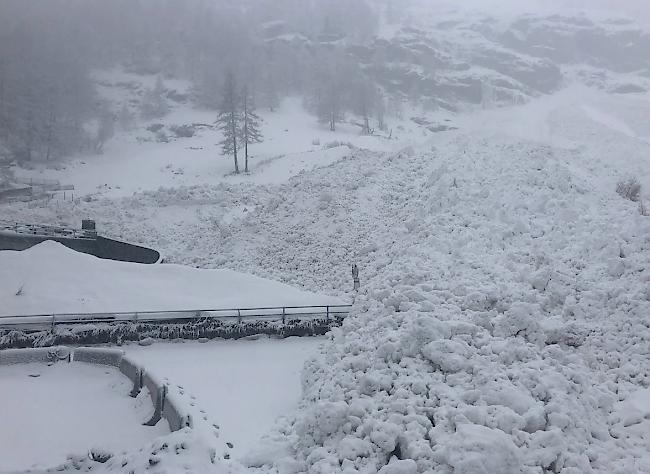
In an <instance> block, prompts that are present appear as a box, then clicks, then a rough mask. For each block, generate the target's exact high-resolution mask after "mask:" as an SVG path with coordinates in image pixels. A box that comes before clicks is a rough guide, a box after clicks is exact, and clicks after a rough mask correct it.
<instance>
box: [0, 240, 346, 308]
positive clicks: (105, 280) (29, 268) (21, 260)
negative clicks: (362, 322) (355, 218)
mask: <svg viewBox="0 0 650 474" xmlns="http://www.w3.org/2000/svg"><path fill="white" fill-rule="evenodd" d="M0 301H2V306H1V307H0V317H2V316H21V315H30V314H52V313H77V312H79V313H107V312H129V311H174V310H194V309H219V308H252V307H266V306H273V307H276V306H300V305H328V304H331V305H334V304H342V303H343V302H342V301H341V300H340V299H338V298H333V297H329V296H323V295H318V294H315V293H310V292H306V291H301V290H298V289H296V288H293V287H291V286H288V285H284V284H282V283H278V282H274V281H271V280H266V279H263V278H258V277H255V276H252V275H246V274H243V273H238V272H235V271H232V270H200V269H195V268H191V267H184V266H181V265H140V264H134V263H126V262H115V261H109V260H102V259H99V258H97V257H93V256H91V255H86V254H82V253H78V252H75V251H73V250H70V249H68V248H67V247H65V246H64V245H62V244H59V243H57V242H53V241H46V242H43V243H41V244H39V245H36V246H34V247H32V248H30V249H28V250H24V251H21V252H17V251H2V252H0Z"/></svg>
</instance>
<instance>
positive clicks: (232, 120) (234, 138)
mask: <svg viewBox="0 0 650 474" xmlns="http://www.w3.org/2000/svg"><path fill="white" fill-rule="evenodd" d="M230 127H231V131H232V152H233V153H232V154H233V158H234V159H235V174H239V162H238V161H237V126H236V125H235V114H234V113H231V115H230Z"/></svg>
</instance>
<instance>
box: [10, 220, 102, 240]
mask: <svg viewBox="0 0 650 474" xmlns="http://www.w3.org/2000/svg"><path fill="white" fill-rule="evenodd" d="M0 230H5V231H9V232H15V233H16V234H22V235H38V236H46V237H64V238H70V239H94V238H96V237H97V235H96V234H93V233H89V232H88V231H86V230H80V229H72V228H68V227H63V226H54V225H43V224H26V223H21V222H7V221H4V222H3V221H0Z"/></svg>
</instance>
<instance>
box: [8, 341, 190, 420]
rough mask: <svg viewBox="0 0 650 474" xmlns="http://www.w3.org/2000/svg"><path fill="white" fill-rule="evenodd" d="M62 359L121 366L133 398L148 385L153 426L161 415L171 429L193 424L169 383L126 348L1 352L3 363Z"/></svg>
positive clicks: (45, 349) (59, 347) (46, 349)
mask: <svg viewBox="0 0 650 474" xmlns="http://www.w3.org/2000/svg"><path fill="white" fill-rule="evenodd" d="M62 360H65V361H67V362H71V361H74V362H84V363H87V364H97V365H107V366H111V367H117V368H118V369H119V370H120V372H121V373H122V374H123V375H124V376H126V377H127V378H128V379H129V380H131V382H133V390H132V391H131V396H132V397H135V396H137V395H138V393H140V390H142V388H144V387H146V388H147V390H148V391H149V396H150V397H151V402H152V403H153V406H154V414H153V416H152V417H151V419H150V420H149V421H148V422H147V423H145V424H147V425H151V426H153V425H155V424H156V423H158V422H159V421H160V420H161V418H165V419H166V420H167V422H168V423H169V428H170V429H171V431H177V430H180V429H182V428H185V427H191V425H192V420H191V417H190V416H189V415H188V414H187V413H186V412H185V411H184V410H183V409H181V407H182V403H180V402H179V401H178V400H177V399H176V398H175V397H174V396H172V395H170V394H169V391H168V387H167V384H166V383H164V382H163V381H162V380H160V379H159V378H158V377H156V376H155V375H154V374H151V373H147V371H146V370H144V368H142V367H141V366H140V365H139V364H138V363H137V362H135V361H134V360H133V359H131V358H130V357H129V356H126V355H124V351H121V350H118V349H108V348H95V347H80V348H78V349H75V350H74V352H73V351H71V349H70V348H69V347H65V346H58V347H48V348H43V349H5V350H1V351H0V365H13V364H27V363H31V362H41V363H43V362H45V363H47V362H56V361H62Z"/></svg>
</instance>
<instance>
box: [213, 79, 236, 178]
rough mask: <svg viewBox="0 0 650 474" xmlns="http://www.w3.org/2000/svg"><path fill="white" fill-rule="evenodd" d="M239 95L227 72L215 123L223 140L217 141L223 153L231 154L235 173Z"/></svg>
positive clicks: (233, 80)
mask: <svg viewBox="0 0 650 474" xmlns="http://www.w3.org/2000/svg"><path fill="white" fill-rule="evenodd" d="M240 102H241V100H240V97H239V94H238V93H237V86H236V84H235V76H234V74H233V73H228V75H227V76H226V81H225V83H224V86H223V94H222V98H221V105H220V107H219V117H218V119H217V124H218V125H219V129H220V130H221V131H222V133H223V140H221V141H220V142H219V145H221V151H222V153H223V154H224V155H231V156H232V157H233V159H234V162H235V173H237V174H239V162H238V161H237V151H238V141H239V138H240V135H241V130H240V124H241V122H242V117H241V115H242V114H241V112H240V109H239V107H240Z"/></svg>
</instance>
